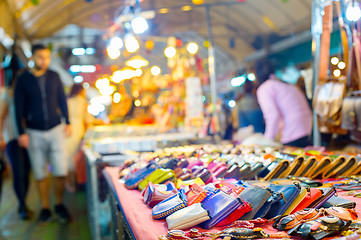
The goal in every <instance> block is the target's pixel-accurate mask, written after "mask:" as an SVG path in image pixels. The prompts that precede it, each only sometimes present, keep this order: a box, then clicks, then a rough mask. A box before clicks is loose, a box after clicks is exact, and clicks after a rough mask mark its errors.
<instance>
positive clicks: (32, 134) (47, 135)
mask: <svg viewBox="0 0 361 240" xmlns="http://www.w3.org/2000/svg"><path fill="white" fill-rule="evenodd" d="M26 133H27V134H28V135H29V141H30V144H29V148H28V152H29V157H30V162H31V166H32V169H33V172H34V177H35V179H36V180H42V179H44V178H45V177H46V176H47V171H46V169H47V163H48V161H50V165H51V167H52V174H53V176H56V177H65V176H66V175H67V173H68V161H66V154H65V134H64V125H63V124H61V125H58V126H56V127H54V128H52V129H50V130H48V131H41V130H35V129H26Z"/></svg>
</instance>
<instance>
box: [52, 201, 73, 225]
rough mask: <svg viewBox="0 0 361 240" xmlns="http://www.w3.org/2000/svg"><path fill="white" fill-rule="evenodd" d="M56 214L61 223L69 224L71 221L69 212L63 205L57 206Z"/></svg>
mask: <svg viewBox="0 0 361 240" xmlns="http://www.w3.org/2000/svg"><path fill="white" fill-rule="evenodd" d="M55 214H56V216H57V218H58V221H59V222H60V223H69V222H70V220H71V217H70V215H69V212H68V210H67V209H66V207H65V206H64V205H63V204H59V205H56V206H55Z"/></svg>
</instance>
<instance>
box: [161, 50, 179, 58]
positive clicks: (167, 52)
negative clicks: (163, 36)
mask: <svg viewBox="0 0 361 240" xmlns="http://www.w3.org/2000/svg"><path fill="white" fill-rule="evenodd" d="M176 53H177V50H176V49H175V48H174V47H167V48H166V49H165V50H164V55H165V56H166V57H167V58H173V57H174V56H175V55H176Z"/></svg>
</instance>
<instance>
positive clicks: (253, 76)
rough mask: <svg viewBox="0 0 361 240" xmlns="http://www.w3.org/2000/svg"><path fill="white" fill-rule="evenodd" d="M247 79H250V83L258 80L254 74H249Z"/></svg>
mask: <svg viewBox="0 0 361 240" xmlns="http://www.w3.org/2000/svg"><path fill="white" fill-rule="evenodd" d="M247 78H248V80H250V81H254V80H256V75H254V73H249V74H248V75H247Z"/></svg>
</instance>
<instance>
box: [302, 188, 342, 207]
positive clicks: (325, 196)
mask: <svg viewBox="0 0 361 240" xmlns="http://www.w3.org/2000/svg"><path fill="white" fill-rule="evenodd" d="M322 191H323V193H322V196H321V197H319V198H318V199H316V200H315V201H314V202H312V203H311V204H310V205H309V206H308V207H309V208H320V207H322V205H323V204H324V203H325V202H327V201H328V200H329V199H330V198H331V197H332V196H334V195H335V194H336V188H335V187H330V188H326V189H322Z"/></svg>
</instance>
